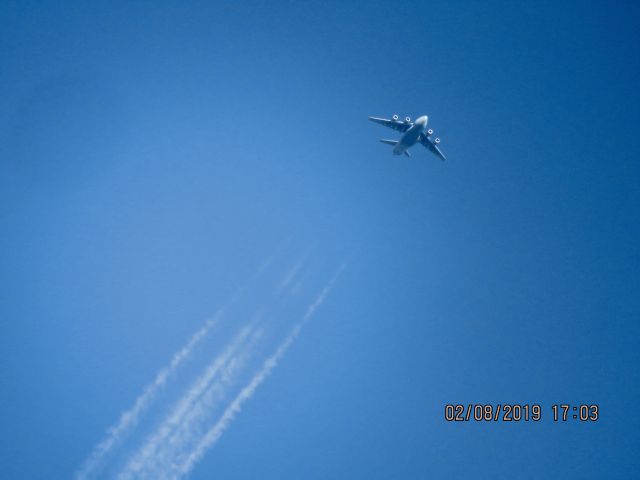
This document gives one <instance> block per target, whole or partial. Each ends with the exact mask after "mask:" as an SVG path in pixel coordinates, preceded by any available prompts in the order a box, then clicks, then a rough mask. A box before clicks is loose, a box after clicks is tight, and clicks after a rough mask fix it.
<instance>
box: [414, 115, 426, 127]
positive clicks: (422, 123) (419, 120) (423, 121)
mask: <svg viewBox="0 0 640 480" xmlns="http://www.w3.org/2000/svg"><path fill="white" fill-rule="evenodd" d="M427 121H428V117H427V116H426V115H423V116H422V117H420V118H419V119H418V120H416V123H420V124H421V125H422V126H426V125H427Z"/></svg>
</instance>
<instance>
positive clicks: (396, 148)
mask: <svg viewBox="0 0 640 480" xmlns="http://www.w3.org/2000/svg"><path fill="white" fill-rule="evenodd" d="M380 141H381V142H382V143H386V144H387V145H393V154H394V155H402V154H403V153H404V154H405V155H406V156H407V157H410V156H411V154H410V153H409V151H408V150H407V149H408V148H409V146H408V145H405V144H404V143H402V142H399V141H398V140H386V139H382V140H380Z"/></svg>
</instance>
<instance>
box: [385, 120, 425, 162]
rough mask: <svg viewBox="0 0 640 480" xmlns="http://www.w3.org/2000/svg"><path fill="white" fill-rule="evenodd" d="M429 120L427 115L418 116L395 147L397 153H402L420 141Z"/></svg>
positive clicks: (394, 150) (394, 151)
mask: <svg viewBox="0 0 640 480" xmlns="http://www.w3.org/2000/svg"><path fill="white" fill-rule="evenodd" d="M427 120H428V119H427V116H426V115H425V116H422V117H420V118H418V119H417V120H416V121H415V123H414V124H413V125H412V126H411V128H410V129H409V130H407V131H406V132H405V133H404V135H402V137H401V138H400V141H399V142H398V143H397V144H396V146H395V147H393V153H394V154H395V155H402V154H403V153H404V152H406V151H407V150H408V149H409V148H410V147H412V146H414V145H415V144H416V143H417V142H418V139H419V138H420V135H421V134H423V133H424V132H425V130H426V129H427Z"/></svg>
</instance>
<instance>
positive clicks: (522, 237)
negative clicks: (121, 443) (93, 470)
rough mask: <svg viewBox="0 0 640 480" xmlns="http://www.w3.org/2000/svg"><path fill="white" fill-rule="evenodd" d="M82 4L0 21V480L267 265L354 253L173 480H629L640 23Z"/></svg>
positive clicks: (630, 8)
mask: <svg viewBox="0 0 640 480" xmlns="http://www.w3.org/2000/svg"><path fill="white" fill-rule="evenodd" d="M109 3H110V5H96V4H93V5H90V4H84V3H81V2H79V3H77V4H76V3H70V2H2V4H1V5H0V58H1V59H2V62H1V63H2V66H1V68H0V225H1V227H0V229H1V230H0V285H1V287H2V288H1V289H0V329H1V335H0V402H1V408H0V422H1V423H0V424H1V425H2V435H1V437H0V477H2V478H11V479H18V478H20V479H22V478H25V479H42V478H47V479H54V478H55V479H57V478H61V479H62V478H70V477H71V476H72V475H73V473H74V472H75V471H76V470H77V468H78V467H79V465H81V463H82V462H83V460H84V459H85V458H86V456H87V455H88V454H89V452H90V451H91V449H92V448H93V446H94V445H95V444H96V443H97V442H98V441H99V440H100V439H101V438H102V436H103V434H104V432H105V430H106V429H107V428H108V427H109V426H110V425H113V423H114V422H115V421H116V420H117V418H118V415H119V414H120V413H121V412H122V411H123V410H125V409H126V408H128V407H129V406H130V405H131V404H132V402H133V401H134V400H135V398H136V396H137V395H138V394H139V393H140V391H141V389H142V387H143V386H144V385H146V384H148V383H149V382H150V381H151V380H152V379H153V377H154V375H155V374H156V372H157V371H158V368H160V367H161V366H162V365H165V364H166V363H167V361H168V360H169V359H170V358H171V355H173V353H174V352H175V351H176V350H177V349H179V348H180V347H181V346H182V345H183V344H184V342H185V341H186V339H188V338H189V336H190V335H191V334H192V333H193V332H194V331H195V330H197V328H198V327H199V326H200V325H201V322H202V321H203V319H205V318H207V317H208V316H210V315H211V314H212V313H213V312H214V311H216V309H217V308H219V307H220V306H222V305H223V304H224V303H225V302H227V301H228V300H229V298H230V297H231V296H232V295H233V294H234V292H235V291H236V289H237V288H238V287H239V286H241V285H242V284H243V282H245V281H246V279H247V278H249V277H250V276H251V275H252V274H253V272H255V270H256V268H257V267H258V266H259V265H260V264H261V262H263V261H264V259H265V258H267V257H268V256H269V255H271V254H272V253H273V252H276V251H279V250H278V249H281V250H282V248H283V247H282V245H286V247H284V248H285V250H286V251H285V253H284V254H283V253H282V251H281V250H280V257H279V258H280V262H281V263H280V265H279V268H281V269H283V270H284V269H285V267H286V266H287V265H289V264H290V263H291V262H294V261H296V260H297V259H298V257H299V256H300V255H301V252H305V251H309V252H311V253H309V256H310V257H312V258H313V259H314V262H315V263H313V265H316V266H320V265H321V266H322V268H320V267H318V268H317V269H316V270H313V269H309V270H308V273H307V275H308V276H310V277H311V278H312V279H313V282H309V283H308V285H312V284H313V285H317V284H322V283H323V282H325V281H326V280H327V279H328V278H329V276H330V273H328V272H330V271H333V270H335V268H337V267H338V265H340V264H341V262H342V261H343V260H344V259H345V258H346V257H347V256H348V255H350V254H352V253H353V257H352V259H351V261H350V263H349V267H348V269H347V270H346V271H345V272H344V274H343V275H342V277H341V278H340V280H339V282H338V283H337V285H336V287H335V289H334V291H333V292H332V294H331V296H330V297H329V298H328V299H327V300H326V302H325V303H324V304H323V305H322V308H321V309H320V310H319V311H318V312H317V315H316V316H315V317H314V318H313V320H312V322H310V323H309V324H308V326H307V327H305V330H303V332H302V333H301V335H300V337H299V338H298V340H297V341H296V343H295V344H294V345H293V346H292V347H291V349H290V350H289V352H288V353H287V355H286V356H285V357H284V359H283V361H282V362H281V364H280V366H279V367H278V368H277V369H276V370H275V371H274V372H273V374H272V376H271V377H270V378H269V379H268V380H267V381H266V382H265V383H264V384H263V385H262V386H261V387H260V389H259V391H257V392H256V395H255V396H254V397H253V398H252V399H251V400H250V401H249V402H247V404H246V406H245V407H244V410H243V412H242V413H241V414H240V415H239V416H238V418H237V420H236V421H235V423H234V424H233V425H232V426H231V428H230V429H229V430H228V431H227V432H226V433H225V435H224V436H223V438H222V439H221V441H220V442H219V443H218V444H217V445H216V447H215V448H214V449H212V450H211V451H210V452H209V453H208V454H207V455H206V457H205V458H204V460H203V461H202V462H201V463H200V464H198V465H197V466H196V468H195V469H194V471H193V473H192V475H191V477H192V478H194V479H205V478H224V479H255V478H273V479H282V478H292V479H294V478H295V479H297V478H306V479H326V478H362V479H365V478H366V479H371V478H380V479H389V478H461V479H464V478H632V477H637V476H638V475H640V460H639V458H640V457H638V455H637V452H638V451H639V450H640V442H639V433H638V431H639V428H640V421H639V420H638V415H637V412H638V409H637V401H638V399H639V398H640V388H639V380H640V378H639V369H638V366H639V365H640V355H639V353H638V352H639V350H638V341H639V340H640V325H639V323H638V322H639V320H640V318H639V313H640V292H639V285H640V278H639V276H640V275H639V267H640V252H639V250H638V240H639V235H638V234H639V230H640V218H639V214H638V206H639V205H640V192H639V185H640V182H639V174H640V166H639V163H638V160H639V158H640V135H638V127H639V118H640V100H639V95H638V85H640V75H639V73H640V56H639V55H638V45H639V44H640V33H639V30H638V24H639V22H640V8H639V7H638V4H637V3H634V2H604V1H602V2H595V1H594V2H561V3H558V2H548V1H543V2H529V3H527V4H526V5H525V4H522V3H521V2H465V1H460V2H433V3H415V2H407V3H398V2H377V1H374V2H368V3H366V4H365V3H362V2H313V3H310V2H253V1H247V2H240V3H237V4H231V3H229V4H222V3H217V2H174V3H168V2H135V3H130V2H123V3H116V2H109ZM516 4H518V5H516ZM394 113H398V114H399V115H402V116H404V115H410V116H411V117H416V116H418V115H420V114H427V115H429V118H430V126H431V127H432V128H434V129H435V130H436V132H437V134H438V135H439V136H440V137H441V138H442V144H441V147H442V150H443V151H444V152H445V154H446V155H447V157H448V159H449V161H447V162H445V163H441V162H439V161H438V160H437V159H436V158H435V157H433V156H432V155H430V154H429V152H427V151H426V150H424V149H421V148H420V147H419V146H418V147H414V151H413V157H412V158H411V159H407V158H405V157H402V158H399V157H394V156H392V155H391V152H390V148H389V147H388V146H385V145H382V144H380V143H379V142H378V139H379V138H394V135H395V133H394V132H391V131H385V129H383V128H382V127H380V126H378V125H374V124H372V123H370V122H368V121H367V118H366V117H367V115H378V116H390V115H392V114H394ZM303 288H305V287H303ZM303 293H304V294H305V295H306V296H307V297H308V298H311V297H312V296H313V295H314V294H315V293H316V290H315V289H312V288H310V287H309V288H308V291H305V292H303ZM247 302H251V296H249V298H248V299H247ZM250 307H251V305H248V306H247V308H250ZM456 402H461V403H507V402H518V403H539V404H541V405H542V406H543V409H544V414H545V415H546V416H545V418H544V419H543V421H541V422H539V423H536V424H533V423H518V424H503V423H498V424H483V423H456V424H451V423H446V422H445V421H444V418H443V413H444V405H445V404H446V403H456ZM562 402H570V403H573V404H579V403H597V404H599V405H600V415H601V418H600V420H599V421H598V422H596V423H592V424H581V423H579V422H578V423H576V422H568V423H565V424H562V423H554V422H553V421H552V420H551V418H550V417H551V415H550V413H551V410H550V407H551V405H552V404H554V403H562Z"/></svg>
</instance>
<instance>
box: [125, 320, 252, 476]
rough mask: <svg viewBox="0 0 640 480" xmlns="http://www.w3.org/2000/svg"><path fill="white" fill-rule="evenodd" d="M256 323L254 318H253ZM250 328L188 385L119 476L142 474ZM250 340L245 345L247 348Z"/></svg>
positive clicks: (245, 329) (242, 340)
mask: <svg viewBox="0 0 640 480" xmlns="http://www.w3.org/2000/svg"><path fill="white" fill-rule="evenodd" d="M254 323H255V321H254ZM251 331H252V327H251V326H246V327H244V328H243V329H242V330H241V331H240V333H239V334H238V335H237V336H236V338H235V339H234V340H233V341H232V342H231V343H230V344H229V345H228V346H227V348H225V350H224V351H223V352H222V353H221V354H220V355H218V356H217V357H216V358H214V359H213V361H212V362H211V363H210V364H209V366H208V367H207V368H206V369H205V371H204V373H203V374H202V375H200V377H199V378H198V379H196V381H195V382H194V384H193V385H192V386H191V388H189V390H188V391H187V392H186V393H185V395H184V396H182V398H180V400H178V403H177V404H176V405H175V407H174V408H173V409H172V411H171V413H170V414H169V416H168V417H167V418H166V419H165V420H164V421H163V422H162V424H161V425H160V426H159V427H158V428H157V430H156V431H155V433H154V434H153V435H152V436H151V437H150V438H149V439H148V440H147V441H146V442H145V443H144V445H143V446H142V447H141V448H140V450H139V451H138V452H137V453H136V454H135V455H134V456H133V457H132V458H131V459H130V460H129V461H128V462H127V465H126V466H125V467H124V469H123V470H122V472H121V473H120V475H119V476H118V478H122V479H125V478H137V477H138V476H139V475H140V474H141V473H143V472H144V471H146V470H148V469H149V465H150V464H151V463H153V461H154V459H155V457H157V456H158V455H157V450H158V448H161V447H162V445H163V442H165V440H166V439H167V437H169V436H170V435H171V434H172V433H173V432H174V430H175V429H176V428H178V427H180V425H181V424H182V423H183V421H184V418H185V416H188V414H189V413H190V411H191V410H192V409H193V405H194V403H196V402H197V401H198V400H199V398H200V397H201V396H202V394H203V393H204V392H205V390H206V389H207V388H208V386H209V385H210V384H211V382H212V381H213V379H214V378H215V377H216V376H217V375H218V374H219V373H220V372H221V370H222V373H223V374H224V373H225V370H223V369H224V368H226V366H227V365H228V364H229V363H230V362H233V360H234V357H233V356H234V355H235V354H236V352H237V350H238V349H239V348H241V347H242V345H243V343H244V342H245V340H246V339H247V338H248V337H249V335H250V334H251ZM252 345H253V342H252V343H251V344H250V345H249V346H248V347H247V348H250V347H251V346H252Z"/></svg>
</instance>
